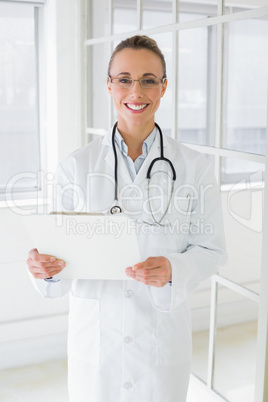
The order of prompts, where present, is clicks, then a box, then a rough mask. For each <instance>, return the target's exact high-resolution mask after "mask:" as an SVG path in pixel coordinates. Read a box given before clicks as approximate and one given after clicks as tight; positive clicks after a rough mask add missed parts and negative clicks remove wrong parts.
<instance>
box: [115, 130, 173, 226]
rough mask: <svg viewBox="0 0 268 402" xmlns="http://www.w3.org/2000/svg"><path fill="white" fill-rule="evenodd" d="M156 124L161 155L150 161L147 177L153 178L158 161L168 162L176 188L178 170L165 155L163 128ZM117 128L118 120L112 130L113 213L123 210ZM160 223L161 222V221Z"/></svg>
mask: <svg viewBox="0 0 268 402" xmlns="http://www.w3.org/2000/svg"><path fill="white" fill-rule="evenodd" d="M155 126H156V128H157V129H158V132H159V137H160V156H159V157H157V158H155V159H153V160H152V162H151V163H150V166H149V168H148V170H147V174H146V178H147V179H148V182H149V181H150V178H151V171H152V168H153V166H154V164H155V163H156V162H158V161H164V162H167V163H168V164H169V166H170V168H171V170H172V175H173V177H172V179H173V188H174V182H175V180H176V171H175V168H174V166H173V163H172V162H171V160H169V159H168V158H166V157H165V156H164V144H163V133H162V130H161V128H160V127H159V125H158V124H157V123H155ZM116 128H117V122H116V123H115V124H114V126H113V131H112V147H113V153H114V203H115V205H114V206H113V207H112V208H111V209H110V212H111V214H114V213H118V212H122V208H121V207H120V206H119V205H118V159H117V152H116V145H115V134H116ZM172 193H173V192H172ZM170 201H171V200H170ZM169 203H170V202H169ZM165 215H166V212H165ZM152 216H153V219H154V220H155V218H154V215H153V213H152ZM163 217H164V216H163ZM163 217H162V219H163ZM162 219H161V221H162ZM155 222H156V223H158V222H157V221H156V220H155ZM158 224H160V222H159V223H158Z"/></svg>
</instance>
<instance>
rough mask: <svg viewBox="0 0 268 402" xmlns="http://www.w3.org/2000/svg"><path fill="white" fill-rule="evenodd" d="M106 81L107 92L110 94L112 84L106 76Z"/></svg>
mask: <svg viewBox="0 0 268 402" xmlns="http://www.w3.org/2000/svg"><path fill="white" fill-rule="evenodd" d="M106 83H107V89H108V92H109V94H110V95H112V84H111V82H110V81H109V78H108V77H107V81H106Z"/></svg>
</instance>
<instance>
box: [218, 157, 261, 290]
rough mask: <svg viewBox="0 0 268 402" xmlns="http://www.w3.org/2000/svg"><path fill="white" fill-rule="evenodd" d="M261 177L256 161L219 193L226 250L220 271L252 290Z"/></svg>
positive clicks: (258, 263)
mask: <svg viewBox="0 0 268 402" xmlns="http://www.w3.org/2000/svg"><path fill="white" fill-rule="evenodd" d="M245 166H246V165H245ZM247 167H248V166H247ZM255 167H257V166H255ZM263 176H264V171H263V165H261V164H259V165H258V170H256V171H252V172H251V173H249V174H244V178H243V179H242V180H240V181H238V182H236V183H234V184H233V185H232V186H231V187H230V188H229V189H226V191H222V194H221V195H222V205H223V217H224V226H225V237H226V244H227V253H228V261H227V264H226V265H225V266H224V267H223V268H221V274H222V275H223V276H225V277H227V278H228V279H231V280H233V281H234V282H237V283H239V284H241V285H243V286H245V287H247V288H250V289H252V290H255V289H256V290H258V287H259V280H260V271H261V244H262V214H263V209H264V205H263V191H264V187H263ZM240 267H241V269H240Z"/></svg>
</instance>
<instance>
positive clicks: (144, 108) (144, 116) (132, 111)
mask: <svg viewBox="0 0 268 402" xmlns="http://www.w3.org/2000/svg"><path fill="white" fill-rule="evenodd" d="M163 74H164V73H163V67H162V63H161V60H160V58H159V57H158V56H157V55H156V54H155V53H153V52H152V51H150V50H147V49H131V48H126V49H123V50H121V51H120V52H118V53H117V54H116V55H115V57H114V59H113V62H112V65H111V69H110V76H111V77H112V78H131V79H133V80H139V79H142V78H146V79H148V78H150V77H152V78H163ZM107 86H108V91H109V93H110V94H111V95H112V97H113V101H114V106H115V108H116V110H117V113H118V128H119V130H120V129H121V130H122V131H127V132H130V131H131V130H132V129H135V128H136V127H139V129H142V131H143V132H147V134H149V133H150V132H151V131H152V130H153V127H154V115H155V112H156V111H157V109H158V107H159V104H160V100H161V98H162V96H163V95H164V93H165V91H166V86H167V81H165V83H163V84H160V85H159V87H157V88H150V89H148V88H142V87H141V85H140V83H139V82H137V81H135V82H134V83H133V86H132V87H131V88H118V87H116V86H115V85H114V84H113V83H111V82H109V80H107Z"/></svg>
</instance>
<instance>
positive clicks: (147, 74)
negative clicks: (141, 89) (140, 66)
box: [117, 72, 156, 77]
mask: <svg viewBox="0 0 268 402" xmlns="http://www.w3.org/2000/svg"><path fill="white" fill-rule="evenodd" d="M119 75H128V76H130V77H131V74H130V73H127V72H122V73H119V74H117V77H118V76H119ZM151 75H153V76H154V77H156V75H155V74H153V73H145V74H143V77H148V76H151Z"/></svg>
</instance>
